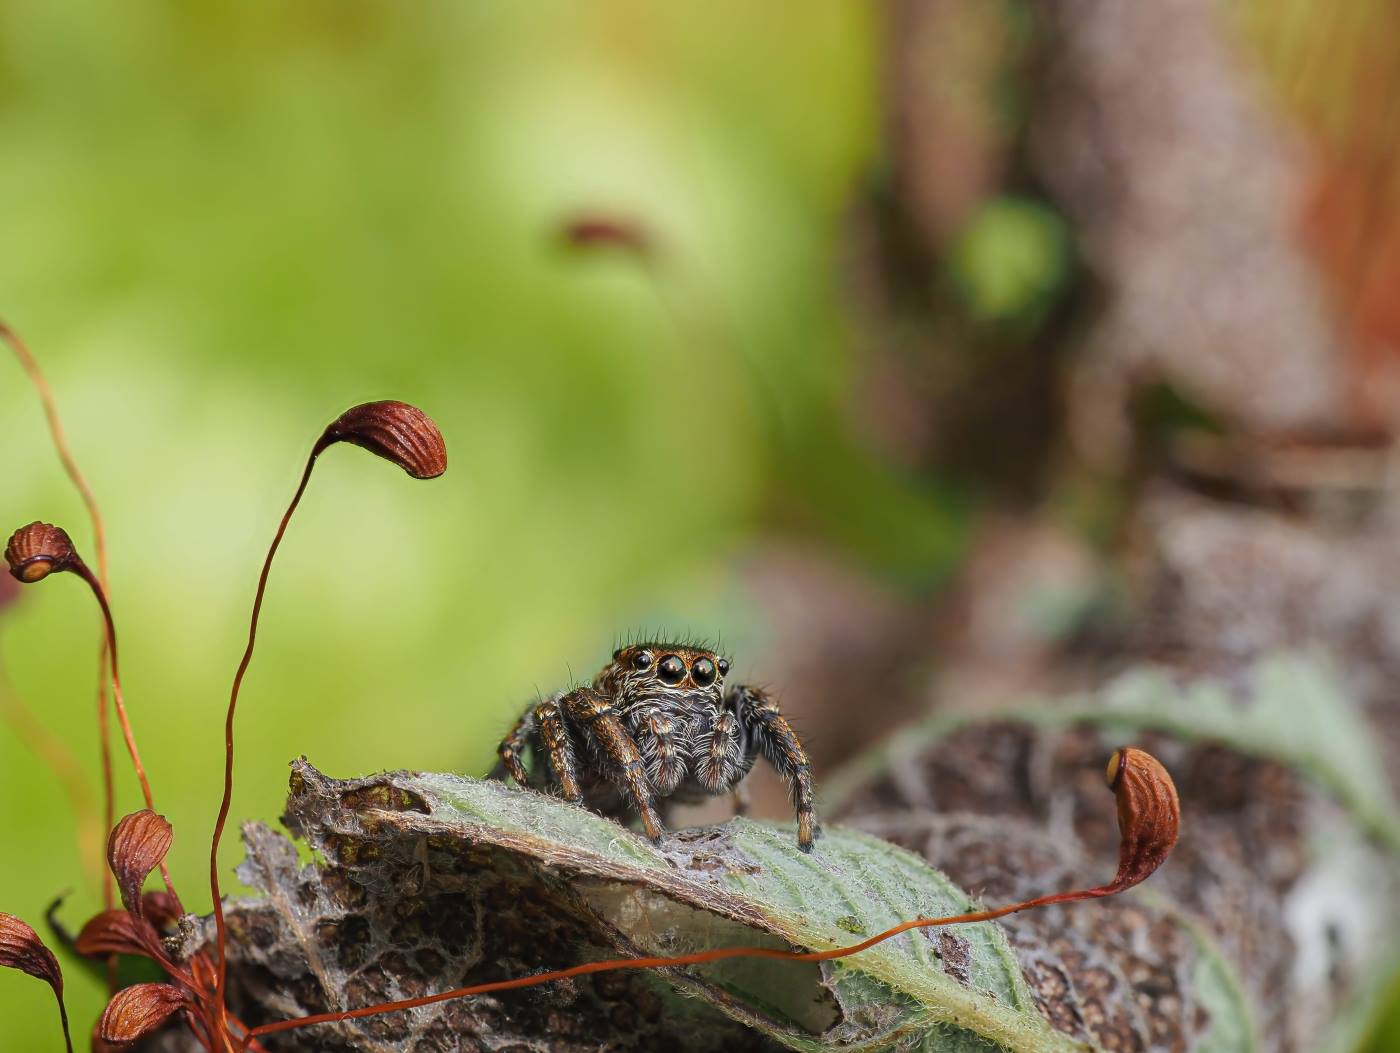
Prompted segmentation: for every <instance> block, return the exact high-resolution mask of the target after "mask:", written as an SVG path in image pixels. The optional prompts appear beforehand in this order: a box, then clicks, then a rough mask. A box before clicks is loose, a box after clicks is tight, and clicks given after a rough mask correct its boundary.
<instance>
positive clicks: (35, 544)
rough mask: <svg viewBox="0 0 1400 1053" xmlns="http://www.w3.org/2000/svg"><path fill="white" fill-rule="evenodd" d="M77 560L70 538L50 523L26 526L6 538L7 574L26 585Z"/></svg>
mask: <svg viewBox="0 0 1400 1053" xmlns="http://www.w3.org/2000/svg"><path fill="white" fill-rule="evenodd" d="M77 559H78V554H77V551H76V550H75V549H74V548H73V539H72V538H70V537H69V536H68V532H67V531H66V530H64V529H63V528H62V527H56V526H54V525H53V524H52V523H37V522H36V523H30V524H29V525H28V526H23V527H20V528H19V529H18V530H16V531H15V532H14V533H13V534H11V535H10V540H9V542H8V543H7V544H6V545H5V562H6V563H7V564H8V565H9V568H10V574H11V575H12V576H13V577H14V578H15V579H16V580H18V581H21V582H23V583H24V584H26V585H32V584H34V583H35V582H36V581H43V580H44V579H45V578H47V577H48V576H49V575H50V574H53V573H55V572H58V571H64V570H68V569H69V568H71V567H72V566H73V565H74V564H75V562H76V561H77Z"/></svg>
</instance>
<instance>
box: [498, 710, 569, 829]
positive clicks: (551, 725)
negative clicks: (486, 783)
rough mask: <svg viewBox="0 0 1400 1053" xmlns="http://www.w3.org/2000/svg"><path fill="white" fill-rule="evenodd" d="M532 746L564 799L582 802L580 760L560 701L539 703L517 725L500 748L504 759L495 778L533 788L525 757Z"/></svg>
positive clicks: (537, 763) (538, 763) (537, 764)
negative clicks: (512, 780)
mask: <svg viewBox="0 0 1400 1053" xmlns="http://www.w3.org/2000/svg"><path fill="white" fill-rule="evenodd" d="M532 743H533V744H535V757H536V759H535V764H536V766H539V765H540V762H541V761H544V763H545V764H546V765H547V768H548V773H549V774H550V775H552V776H553V777H554V781H555V782H557V783H558V784H559V791H560V793H561V794H562V795H563V797H564V798H565V799H566V800H568V801H572V802H573V803H574V804H578V803H579V802H581V801H582V800H583V793H582V791H581V790H580V789H579V783H578V761H577V759H576V758H575V755H574V746H573V743H572V742H570V741H569V731H568V728H567V726H566V725H565V723H564V716H563V713H562V712H561V711H560V709H559V700H558V699H557V698H548V699H545V700H544V701H543V702H537V703H536V704H535V705H533V706H531V707H530V708H529V709H527V710H526V711H525V713H524V714H523V715H522V716H521V718H520V719H519V720H518V721H516V722H515V727H513V728H511V729H510V733H509V734H507V735H506V737H505V738H504V739H502V740H501V744H500V746H498V747H497V748H496V752H497V753H498V754H499V755H500V760H499V761H497V762H496V766H495V768H493V769H492V770H491V777H492V778H503V777H504V776H505V775H507V774H509V775H510V777H511V778H512V779H514V780H515V781H516V783H518V784H519V785H521V786H529V785H530V772H529V769H527V768H526V767H525V762H524V761H523V760H522V759H521V756H522V754H523V753H524V752H525V750H526V748H527V747H529V746H530V745H531V744H532ZM541 753H543V755H544V756H543V757H541V756H540V754H541Z"/></svg>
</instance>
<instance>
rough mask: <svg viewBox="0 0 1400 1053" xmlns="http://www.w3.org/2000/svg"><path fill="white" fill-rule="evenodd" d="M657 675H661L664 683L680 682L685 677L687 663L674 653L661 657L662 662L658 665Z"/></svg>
mask: <svg viewBox="0 0 1400 1053" xmlns="http://www.w3.org/2000/svg"><path fill="white" fill-rule="evenodd" d="M656 672H657V675H659V676H660V677H661V682H662V683H663V684H679V683H680V682H681V681H682V680H684V679H685V663H684V662H682V661H681V660H680V659H679V658H677V657H676V656H675V655H673V654H668V655H667V656H666V657H665V658H663V659H661V664H660V665H658V666H657V667H656Z"/></svg>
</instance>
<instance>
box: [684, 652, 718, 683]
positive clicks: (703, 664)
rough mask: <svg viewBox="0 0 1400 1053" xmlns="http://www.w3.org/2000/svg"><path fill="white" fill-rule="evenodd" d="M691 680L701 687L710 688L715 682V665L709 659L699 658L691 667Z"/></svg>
mask: <svg viewBox="0 0 1400 1053" xmlns="http://www.w3.org/2000/svg"><path fill="white" fill-rule="evenodd" d="M690 678H691V679H692V680H694V681H695V682H696V683H697V684H699V685H700V686H701V687H709V686H710V685H711V684H713V683H714V682H715V663H714V662H712V661H710V660H709V659H708V658H697V659H695V664H694V665H692V666H691V667H690Z"/></svg>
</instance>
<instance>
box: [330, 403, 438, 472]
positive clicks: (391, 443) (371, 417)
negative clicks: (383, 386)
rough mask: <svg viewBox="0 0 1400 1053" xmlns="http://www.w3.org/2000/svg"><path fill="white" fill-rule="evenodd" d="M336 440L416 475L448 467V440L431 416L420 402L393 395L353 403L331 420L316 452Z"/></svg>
mask: <svg viewBox="0 0 1400 1053" xmlns="http://www.w3.org/2000/svg"><path fill="white" fill-rule="evenodd" d="M337 442H347V443H350V444H351V445H352V446H358V447H360V448H361V449H364V450H368V451H369V452H370V453H373V454H375V455H376V456H379V457H383V458H384V459H385V460H387V461H392V462H393V463H395V464H397V465H398V466H399V467H400V468H402V469H403V470H404V471H405V472H407V473H408V474H409V475H411V476H412V477H413V478H415V479H435V478H437V477H438V476H439V475H441V474H442V473H443V472H445V471H447V444H446V443H445V442H443V438H442V432H441V431H439V430H438V426H437V425H436V424H434V423H433V420H432V418H431V417H429V416H428V415H427V414H426V413H424V412H423V411H422V410H420V409H419V408H418V407H417V406H412V405H409V404H408V403H407V402H395V401H393V400H392V399H390V400H386V401H383V402H365V403H361V404H360V405H358V406H352V407H351V408H350V409H348V410H346V411H345V412H344V413H342V414H341V415H340V416H339V417H337V418H336V419H335V420H333V421H332V422H331V423H330V426H329V427H327V428H326V430H325V432H324V433H323V434H322V435H321V438H320V441H319V442H317V444H316V449H317V452H319V451H321V450H324V449H326V447H328V446H331V445H333V444H335V443H337Z"/></svg>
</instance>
